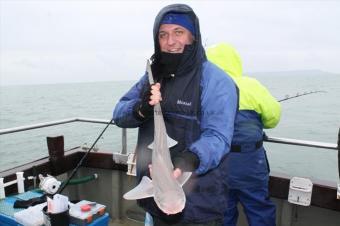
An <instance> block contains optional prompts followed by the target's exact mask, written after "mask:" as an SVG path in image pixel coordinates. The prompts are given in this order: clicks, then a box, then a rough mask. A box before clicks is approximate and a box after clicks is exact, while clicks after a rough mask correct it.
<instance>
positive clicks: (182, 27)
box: [113, 4, 237, 226]
mask: <svg viewBox="0 0 340 226" xmlns="http://www.w3.org/2000/svg"><path fill="white" fill-rule="evenodd" d="M153 37H154V49H155V51H154V54H153V56H152V58H151V59H152V65H151V67H152V74H153V76H154V80H155V82H156V83H155V84H153V85H151V86H150V85H149V84H148V78H147V74H145V75H144V76H143V77H142V78H141V79H140V80H139V81H138V82H137V83H136V84H135V85H134V86H133V87H132V88H131V89H130V90H129V91H128V92H127V93H126V94H125V95H124V96H123V97H122V98H121V99H120V101H119V102H118V104H117V105H116V107H115V110H114V113H113V119H114V121H115V123H116V125H118V126H120V127H125V128H134V127H139V131H138V140H137V147H136V152H137V179H138V182H139V181H140V180H141V178H142V177H143V176H144V175H146V176H150V172H149V168H148V166H149V164H151V151H150V150H148V145H149V144H150V143H152V141H153V132H154V122H153V110H152V109H153V106H154V105H155V104H157V103H161V107H162V112H163V116H164V121H165V126H166V131H167V134H168V136H169V137H171V138H172V139H173V140H176V141H177V145H175V146H174V147H172V148H170V153H171V158H172V161H173V165H174V172H173V174H174V177H177V176H178V175H180V174H181V173H182V172H184V171H193V172H194V173H193V174H192V176H191V177H190V179H189V180H188V181H187V182H186V183H185V184H184V186H183V190H184V192H185V194H186V204H185V207H184V209H183V211H182V212H180V213H177V214H172V215H168V214H166V213H163V212H162V211H161V210H160V209H159V208H158V207H157V205H156V203H155V202H154V200H153V199H152V198H145V199H141V200H138V204H139V205H140V206H141V207H142V208H144V210H145V211H147V212H149V213H150V214H151V215H152V217H153V221H154V225H155V226H159V225H176V226H180V225H211V226H212V225H216V226H217V225H221V224H222V220H223V214H224V210H225V208H226V197H225V193H226V190H225V187H224V185H223V182H222V181H221V177H222V176H223V173H224V172H225V171H226V158H225V156H226V154H227V153H228V152H229V149H230V145H231V139H232V136H233V130H234V119H235V114H236V109H237V90H236V86H235V84H234V82H233V81H232V79H231V78H230V77H229V76H226V74H225V73H224V72H223V71H222V70H221V69H219V68H218V67H217V66H215V65H213V64H211V63H210V62H208V61H207V60H206V56H205V51H204V48H203V46H202V42H201V35H200V28H199V22H198V18H197V16H196V15H195V13H194V11H193V10H192V9H191V8H190V7H189V6H187V5H183V4H174V5H169V6H166V7H164V8H163V9H162V10H161V11H160V12H159V14H158V15H157V17H156V19H155V23H154V29H153Z"/></svg>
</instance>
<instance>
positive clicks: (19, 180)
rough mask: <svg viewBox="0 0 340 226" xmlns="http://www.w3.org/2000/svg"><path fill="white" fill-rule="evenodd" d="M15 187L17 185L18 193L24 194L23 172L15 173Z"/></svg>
mask: <svg viewBox="0 0 340 226" xmlns="http://www.w3.org/2000/svg"><path fill="white" fill-rule="evenodd" d="M16 175H17V185H18V193H19V194H21V193H24V192H25V186H24V181H25V178H24V172H17V173H16Z"/></svg>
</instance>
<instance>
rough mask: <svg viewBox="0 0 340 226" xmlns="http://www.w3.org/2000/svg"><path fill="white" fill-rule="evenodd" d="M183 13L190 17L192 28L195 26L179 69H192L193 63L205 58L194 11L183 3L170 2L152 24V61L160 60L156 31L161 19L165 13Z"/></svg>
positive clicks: (200, 61) (195, 63)
mask: <svg viewBox="0 0 340 226" xmlns="http://www.w3.org/2000/svg"><path fill="white" fill-rule="evenodd" d="M170 12H171V13H183V14H187V15H189V16H190V17H191V18H192V21H193V23H194V28H195V35H194V42H193V44H192V45H190V47H189V49H190V52H189V53H185V54H189V56H185V57H184V59H183V60H182V61H184V62H181V65H180V67H179V69H180V71H181V68H182V69H183V68H185V69H189V70H190V69H192V68H193V67H195V65H197V64H199V63H202V62H203V61H205V60H206V56H205V51H204V48H203V46H202V40H201V32H200V26H199V20H198V17H197V16H196V14H195V13H194V11H193V9H192V8H191V7H190V6H188V5H185V4H172V5H168V6H166V7H164V8H163V9H161V11H160V12H159V13H158V15H157V16H156V18H155V22H154V26H153V38H154V55H153V56H152V60H153V62H154V63H156V64H157V63H158V62H159V61H160V53H161V51H160V46H159V41H158V32H159V27H160V23H161V21H162V19H163V17H164V16H165V15H166V14H167V13H170ZM182 72H183V70H182Z"/></svg>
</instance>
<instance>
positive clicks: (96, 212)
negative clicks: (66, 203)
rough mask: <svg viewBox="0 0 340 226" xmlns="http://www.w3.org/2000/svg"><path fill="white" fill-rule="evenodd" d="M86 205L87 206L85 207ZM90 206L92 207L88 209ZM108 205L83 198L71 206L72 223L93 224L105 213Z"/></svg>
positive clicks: (83, 225)
mask: <svg viewBox="0 0 340 226" xmlns="http://www.w3.org/2000/svg"><path fill="white" fill-rule="evenodd" d="M84 206H86V207H87V208H84ZM88 206H89V207H90V209H88ZM105 210H106V206H104V205H102V204H98V203H95V202H90V201H87V200H82V201H80V202H78V203H76V204H74V205H73V206H72V207H71V208H70V211H69V213H70V223H71V224H75V225H80V226H85V225H89V224H91V223H92V222H93V221H95V220H96V219H98V218H100V217H101V216H103V215H104V214H105Z"/></svg>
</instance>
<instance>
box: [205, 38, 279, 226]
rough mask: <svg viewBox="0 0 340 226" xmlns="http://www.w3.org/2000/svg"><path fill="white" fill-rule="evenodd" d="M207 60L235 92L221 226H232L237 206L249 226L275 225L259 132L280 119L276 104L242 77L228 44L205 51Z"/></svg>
mask: <svg viewBox="0 0 340 226" xmlns="http://www.w3.org/2000/svg"><path fill="white" fill-rule="evenodd" d="M206 53H207V57H208V60H209V61H211V62H212V63H214V64H216V65H217V66H218V67H220V68H221V69H222V70H224V71H225V72H226V73H227V74H228V75H229V76H231V77H232V78H233V80H234V81H235V83H236V85H237V87H238V89H239V109H238V112H237V114H236V118H235V125H234V134H233V138H232V146H231V150H230V153H229V156H228V163H229V165H228V172H225V179H226V182H227V185H228V188H229V191H228V203H227V204H228V206H227V209H226V211H225V214H224V226H235V225H236V223H237V218H238V210H237V203H238V202H240V203H241V204H242V206H243V209H244V212H245V214H246V216H247V220H248V223H249V225H250V226H265V225H268V226H269V225H275V212H276V209H275V205H274V204H273V203H272V201H271V200H270V199H269V193H268V181H269V165H268V160H267V157H266V151H265V149H264V147H263V136H264V132H263V129H268V128H274V127H275V126H276V125H277V124H278V122H279V120H280V116H281V106H280V104H279V102H278V101H277V100H276V99H275V98H274V97H273V96H272V95H271V94H270V93H269V91H268V90H267V89H266V88H265V87H264V86H263V85H261V83H260V82H258V81H257V80H256V79H254V78H250V77H247V76H242V62H241V58H240V56H239V54H238V53H237V51H236V50H235V49H234V48H233V47H232V46H231V45H229V44H226V43H220V44H217V45H214V46H212V47H209V48H208V49H207V51H206Z"/></svg>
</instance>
